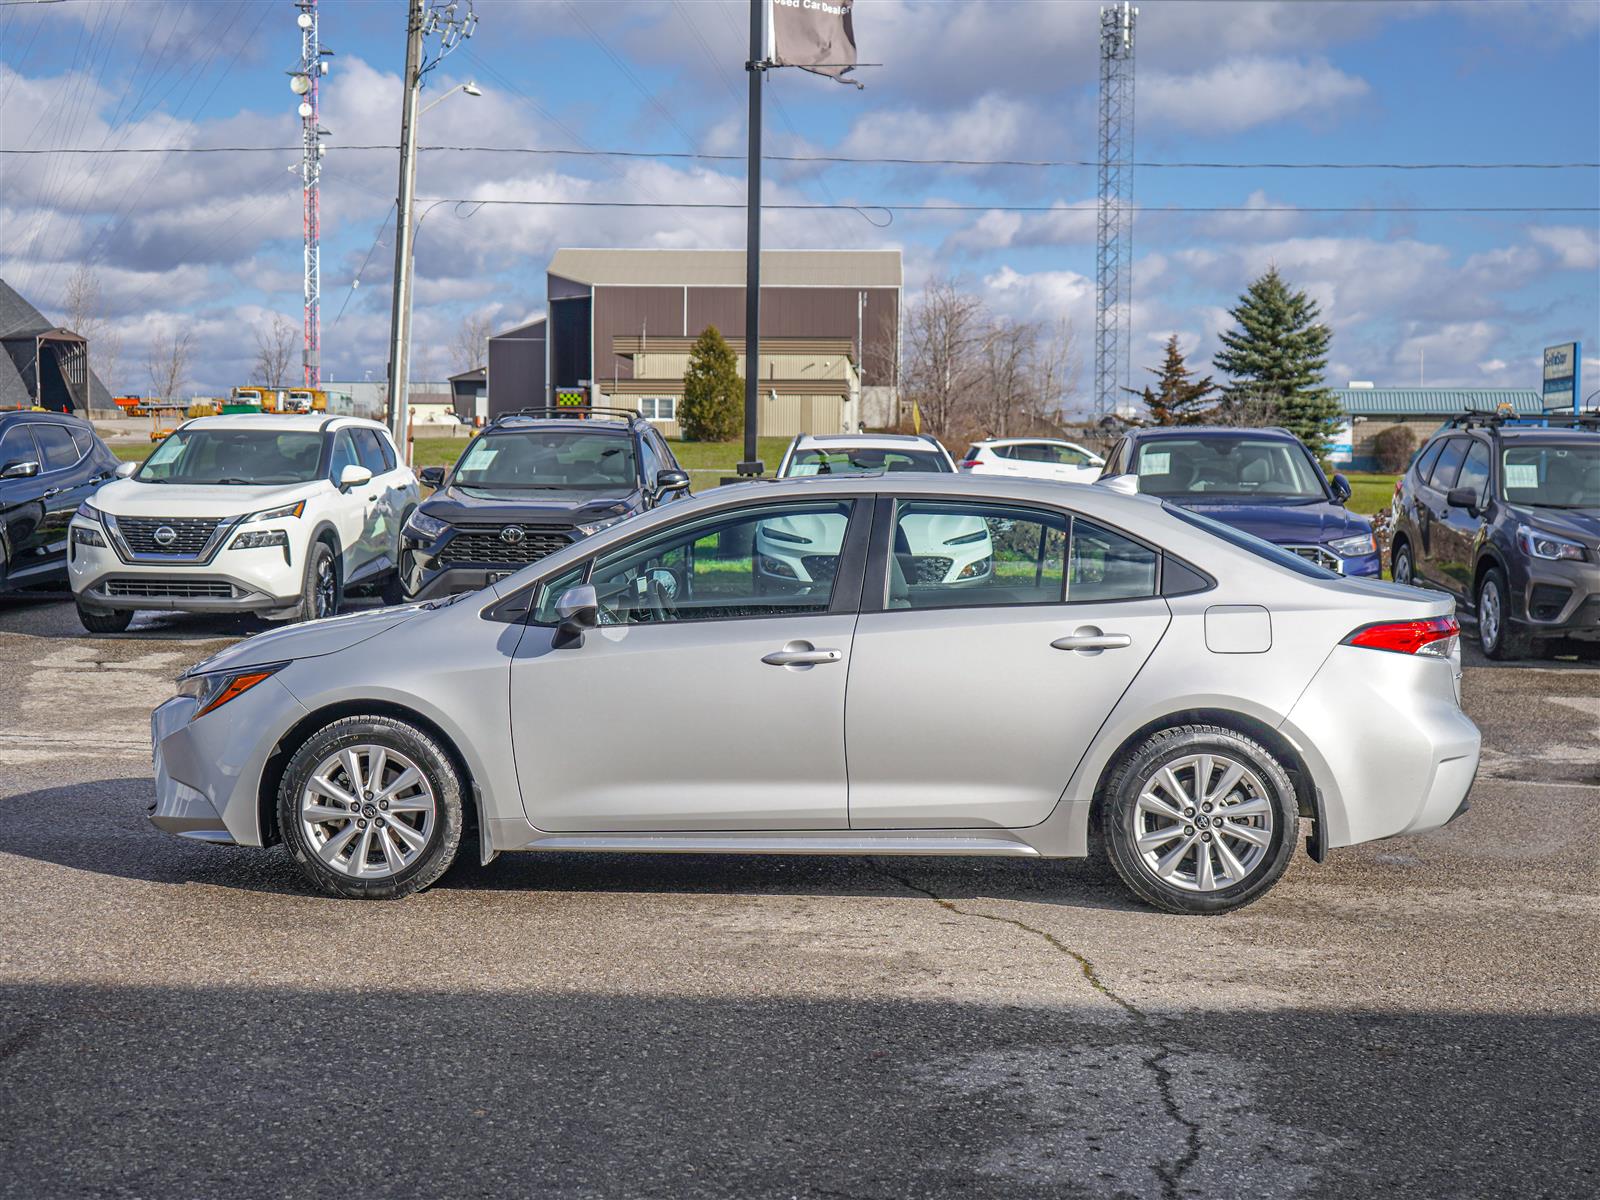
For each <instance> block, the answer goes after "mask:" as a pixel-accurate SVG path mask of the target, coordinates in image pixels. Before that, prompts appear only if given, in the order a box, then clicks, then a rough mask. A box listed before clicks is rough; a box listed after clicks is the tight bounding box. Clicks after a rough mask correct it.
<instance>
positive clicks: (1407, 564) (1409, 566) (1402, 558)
mask: <svg viewBox="0 0 1600 1200" xmlns="http://www.w3.org/2000/svg"><path fill="white" fill-rule="evenodd" d="M1402 576H1403V577H1402ZM1389 578H1390V579H1392V580H1394V581H1395V582H1396V583H1404V584H1409V585H1411V586H1413V587H1414V586H1416V581H1417V563H1416V560H1415V559H1414V558H1412V557H1411V543H1410V542H1408V541H1406V540H1405V539H1404V538H1402V539H1400V540H1399V541H1398V542H1396V543H1395V545H1394V554H1393V556H1392V557H1391V559H1390V562H1389Z"/></svg>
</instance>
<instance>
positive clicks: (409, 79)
mask: <svg viewBox="0 0 1600 1200" xmlns="http://www.w3.org/2000/svg"><path fill="white" fill-rule="evenodd" d="M426 6H427V0H410V3H409V5H408V10H409V11H408V13H407V16H406V71H405V75H404V76H402V82H403V84H404V95H403V97H402V98H401V101H400V185H399V195H398V197H397V198H396V200H395V210H396V211H395V220H394V305H393V308H392V311H391V312H390V315H389V413H388V417H389V428H390V429H391V430H392V431H393V433H394V442H395V445H397V446H400V447H403V451H402V452H403V453H404V454H405V456H406V458H407V460H408V461H409V460H410V457H411V448H410V446H409V445H408V444H407V441H406V421H407V417H408V416H409V413H408V412H407V407H406V399H407V397H406V388H407V385H408V383H409V382H410V381H409V379H408V378H407V376H408V374H409V372H410V370H411V205H412V201H413V199H414V198H415V196H416V192H417V97H418V94H419V93H420V92H421V90H422V27H423V23H424V20H425V17H426V14H425V12H424V9H425V8H426Z"/></svg>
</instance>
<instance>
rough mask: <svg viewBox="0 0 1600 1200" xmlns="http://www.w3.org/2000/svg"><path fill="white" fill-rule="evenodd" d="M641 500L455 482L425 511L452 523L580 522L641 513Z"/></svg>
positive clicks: (634, 493) (424, 507)
mask: <svg viewBox="0 0 1600 1200" xmlns="http://www.w3.org/2000/svg"><path fill="white" fill-rule="evenodd" d="M641 499H642V498H641V496H640V494H639V492H638V491H637V490H634V491H631V492H615V491H611V492H601V491H593V492H591V491H570V492H567V491H561V492H536V491H527V490H523V489H518V488H478V487H459V486H457V485H455V484H452V485H451V486H449V487H447V488H445V489H443V490H442V491H438V492H435V493H434V494H433V495H432V496H429V497H428V499H427V500H425V501H423V503H422V511H423V512H425V513H427V514H428V516H430V517H436V518H438V519H439V520H441V521H449V522H450V523H452V524H457V523H461V522H471V521H526V522H527V523H528V524H530V525H577V524H580V523H587V522H590V521H606V520H610V519H611V518H612V517H621V516H626V515H627V514H629V513H634V512H637V511H638V510H639V508H640V506H641Z"/></svg>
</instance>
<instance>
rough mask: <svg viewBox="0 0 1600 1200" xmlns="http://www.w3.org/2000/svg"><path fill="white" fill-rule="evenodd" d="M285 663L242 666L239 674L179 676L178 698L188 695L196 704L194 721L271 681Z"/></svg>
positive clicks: (219, 673) (225, 672)
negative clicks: (266, 681)
mask: <svg viewBox="0 0 1600 1200" xmlns="http://www.w3.org/2000/svg"><path fill="white" fill-rule="evenodd" d="M288 665H289V664H288V663H269V664H268V665H267V666H264V667H245V668H243V669H241V670H238V671H207V672H205V673H203V674H198V675H180V676H178V695H180V696H190V697H192V698H193V699H194V700H196V701H197V702H198V703H197V704H196V705H195V710H194V716H193V717H190V718H189V719H190V720H191V721H192V720H195V719H196V718H198V717H203V716H205V715H206V714H207V713H208V712H211V711H212V710H213V709H218V708H221V707H222V706H223V705H224V704H226V703H227V702H228V701H229V700H235V699H237V698H238V697H240V696H242V695H244V694H245V693H246V692H248V691H249V690H250V689H251V688H253V687H255V686H256V684H258V683H261V682H263V681H265V680H267V679H271V678H272V676H274V675H276V674H277V673H278V672H279V671H281V670H283V669H284V668H285V667H287V666H288Z"/></svg>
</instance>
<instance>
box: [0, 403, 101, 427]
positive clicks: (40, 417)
mask: <svg viewBox="0 0 1600 1200" xmlns="http://www.w3.org/2000/svg"><path fill="white" fill-rule="evenodd" d="M8 420H9V421H73V422H75V423H77V424H79V425H87V426H89V428H90V429H93V428H94V426H92V425H89V422H88V421H86V420H84V418H82V417H80V416H78V415H77V414H76V413H65V412H56V411H55V410H54V409H46V410H41V409H35V408H14V409H11V410H9V411H6V412H0V421H8Z"/></svg>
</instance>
